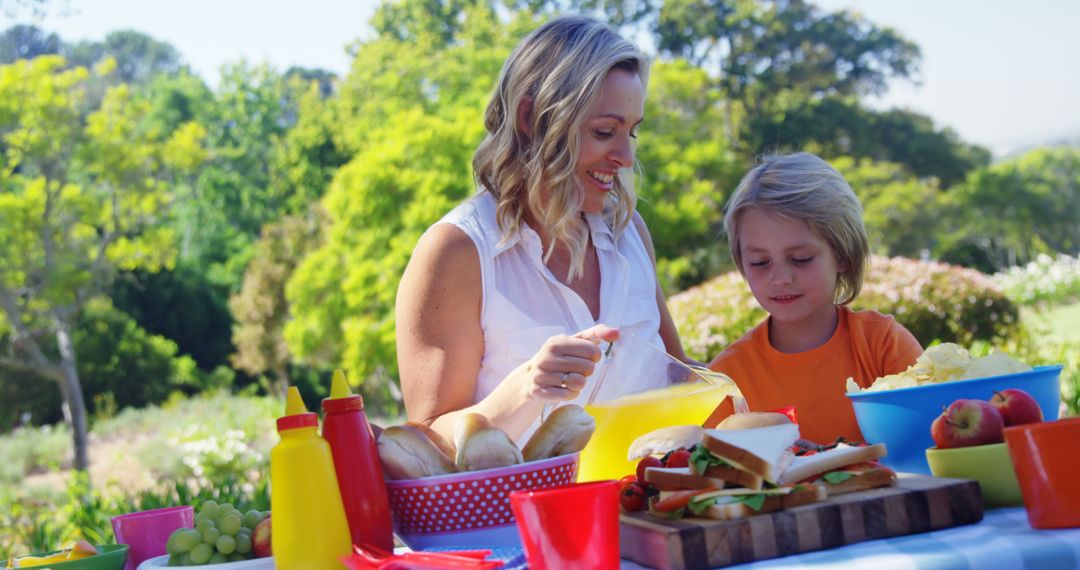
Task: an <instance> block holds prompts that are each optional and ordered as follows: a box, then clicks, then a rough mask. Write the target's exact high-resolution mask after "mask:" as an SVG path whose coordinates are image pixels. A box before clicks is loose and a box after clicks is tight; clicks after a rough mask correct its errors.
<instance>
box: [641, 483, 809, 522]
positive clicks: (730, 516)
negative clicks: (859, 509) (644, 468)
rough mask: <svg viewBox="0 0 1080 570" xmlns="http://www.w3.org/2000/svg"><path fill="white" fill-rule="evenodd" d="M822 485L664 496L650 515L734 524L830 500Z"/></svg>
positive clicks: (690, 492)
mask: <svg viewBox="0 0 1080 570" xmlns="http://www.w3.org/2000/svg"><path fill="white" fill-rule="evenodd" d="M826 496H827V495H826V494H825V489H824V488H823V487H822V486H820V485H809V484H799V485H784V486H780V487H772V488H768V489H758V490H754V489H746V488H732V489H722V490H710V489H702V490H693V491H673V492H668V493H665V492H663V491H661V492H660V498H659V500H658V501H656V502H654V503H653V504H652V505H651V506H650V507H649V511H650V512H652V513H653V514H656V515H660V516H664V517H667V518H673V519H678V518H683V517H687V516H693V517H703V518H709V519H717V520H734V519H741V518H746V517H749V516H753V515H758V514H763V513H771V512H773V511H779V510H781V509H790V508H793V507H800V506H802V505H809V504H811V503H816V502H818V501H821V500H824V499H825V498H826Z"/></svg>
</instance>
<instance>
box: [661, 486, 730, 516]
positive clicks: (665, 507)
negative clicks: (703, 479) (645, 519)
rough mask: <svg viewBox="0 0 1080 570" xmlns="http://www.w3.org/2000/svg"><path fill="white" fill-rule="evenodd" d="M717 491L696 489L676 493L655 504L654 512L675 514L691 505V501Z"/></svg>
mask: <svg viewBox="0 0 1080 570" xmlns="http://www.w3.org/2000/svg"><path fill="white" fill-rule="evenodd" d="M715 490H716V489H696V490H693V491H675V492H673V493H671V495H669V496H667V497H666V498H664V500H662V501H657V502H656V503H654V504H653V506H652V510H654V511H656V512H658V513H673V512H675V511H677V510H679V509H681V508H683V507H685V506H686V505H689V504H690V499H693V498H694V497H696V496H698V495H701V494H703V493H711V492H712V491H715Z"/></svg>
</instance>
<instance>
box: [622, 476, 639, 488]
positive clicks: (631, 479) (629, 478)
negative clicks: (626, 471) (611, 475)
mask: <svg viewBox="0 0 1080 570" xmlns="http://www.w3.org/2000/svg"><path fill="white" fill-rule="evenodd" d="M637 481H638V479H637V475H627V476H625V477H623V478H622V479H619V488H620V489H622V488H623V487H625V486H626V485H628V484H630V483H637Z"/></svg>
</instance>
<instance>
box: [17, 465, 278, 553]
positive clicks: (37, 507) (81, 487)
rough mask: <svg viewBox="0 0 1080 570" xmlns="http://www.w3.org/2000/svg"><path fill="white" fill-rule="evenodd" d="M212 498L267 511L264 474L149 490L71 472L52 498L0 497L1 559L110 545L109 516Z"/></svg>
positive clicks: (179, 482) (169, 483) (267, 490)
mask: <svg viewBox="0 0 1080 570" xmlns="http://www.w3.org/2000/svg"><path fill="white" fill-rule="evenodd" d="M208 500H214V501H217V502H218V503H230V504H232V505H234V506H236V507H237V508H239V509H240V510H241V511H246V510H248V509H256V510H259V511H265V510H269V509H270V480H269V478H268V477H262V478H258V479H246V478H241V477H237V476H235V475H227V476H225V477H223V478H221V479H219V480H216V481H213V482H211V483H210V484H204V485H198V484H192V483H190V482H188V481H184V480H170V481H165V482H163V483H161V484H160V485H159V486H157V487H155V488H151V489H142V490H131V489H124V488H121V487H106V488H105V489H99V488H94V487H91V486H90V485H89V480H88V479H87V477H86V475H85V474H82V473H76V474H73V476H72V480H71V481H70V482H69V484H68V487H67V490H66V492H65V493H64V494H63V495H60V496H53V497H29V498H27V497H21V498H20V497H11V496H7V495H0V528H2V529H3V531H2V532H0V558H3V559H7V558H9V557H11V556H23V555H26V554H31V553H41V552H47V551H50V550H55V549H57V548H60V547H63V546H67V545H69V544H71V543H72V542H74V541H75V540H78V539H83V540H87V541H89V542H90V543H92V544H112V543H115V542H116V538H115V537H114V536H113V532H112V524H111V522H110V520H111V519H112V517H115V516H117V515H121V514H125V513H135V512H140V511H145V510H150V509H156V508H161V507H171V506H177V505H191V506H194V507H196V509H197V508H198V507H200V506H201V505H202V504H203V503H204V502H206V501H208Z"/></svg>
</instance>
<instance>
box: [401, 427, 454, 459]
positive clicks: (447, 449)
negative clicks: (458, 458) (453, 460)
mask: <svg viewBox="0 0 1080 570" xmlns="http://www.w3.org/2000/svg"><path fill="white" fill-rule="evenodd" d="M405 425H407V426H412V427H414V428H416V429H418V430H420V431H422V432H424V435H426V436H427V438H428V439H430V440H431V443H434V444H435V447H438V448H439V451H441V452H443V453H445V454H446V456H447V457H454V456H455V455H457V452H456V451H455V450H454V446H453V445H451V444H450V442H449V441H446V438H445V437H443V436H442V435H441V434H440V433H439V432H437V431H435V430H433V429H431V428H430V427H428V425H427V424H425V423H421V422H415V421H408V422H405Z"/></svg>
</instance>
